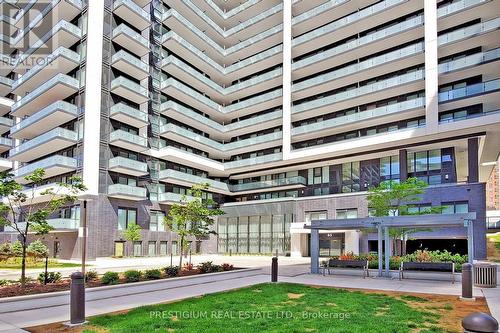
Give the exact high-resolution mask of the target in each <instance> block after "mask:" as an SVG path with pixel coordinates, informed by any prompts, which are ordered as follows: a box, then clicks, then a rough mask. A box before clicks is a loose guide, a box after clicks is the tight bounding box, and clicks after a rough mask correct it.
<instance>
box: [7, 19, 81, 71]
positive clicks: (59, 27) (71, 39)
mask: <svg viewBox="0 0 500 333" xmlns="http://www.w3.org/2000/svg"><path fill="white" fill-rule="evenodd" d="M80 39H82V30H81V29H80V28H78V27H77V26H75V25H74V24H71V23H69V22H67V21H64V20H61V21H59V22H58V23H57V24H56V25H54V26H53V27H52V29H51V30H50V31H48V32H47V33H46V34H45V35H44V36H43V37H42V38H40V40H38V41H37V42H36V43H34V44H33V45H30V48H29V49H28V50H26V51H25V52H24V53H23V54H22V55H21V56H20V57H19V58H18V59H16V64H17V65H16V67H15V68H14V70H15V71H16V72H17V73H20V74H22V73H23V72H24V70H25V69H26V67H27V66H29V65H30V64H33V65H37V64H38V62H37V59H38V55H37V52H36V51H37V50H38V49H39V48H40V47H44V46H45V45H51V47H52V49H54V50H55V49H58V48H59V47H65V48H69V47H71V46H73V45H74V44H75V43H76V42H78V41H79V40H80Z"/></svg>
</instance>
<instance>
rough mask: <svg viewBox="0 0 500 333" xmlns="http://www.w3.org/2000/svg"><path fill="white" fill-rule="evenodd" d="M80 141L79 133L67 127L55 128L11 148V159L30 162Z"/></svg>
mask: <svg viewBox="0 0 500 333" xmlns="http://www.w3.org/2000/svg"><path fill="white" fill-rule="evenodd" d="M77 141H78V134H77V133H76V132H74V131H70V130H67V129H65V128H60V127H57V128H54V129H53V130H50V131H48V132H46V133H44V134H42V135H40V136H37V137H35V138H33V139H31V140H29V141H26V142H24V143H22V144H20V145H19V146H17V147H14V148H12V149H11V150H10V152H9V156H10V158H11V159H13V160H16V161H20V162H28V161H31V160H34V159H37V158H39V157H42V156H45V155H49V154H51V153H53V152H56V151H59V150H61V149H64V148H67V147H70V146H72V145H74V144H76V142H77Z"/></svg>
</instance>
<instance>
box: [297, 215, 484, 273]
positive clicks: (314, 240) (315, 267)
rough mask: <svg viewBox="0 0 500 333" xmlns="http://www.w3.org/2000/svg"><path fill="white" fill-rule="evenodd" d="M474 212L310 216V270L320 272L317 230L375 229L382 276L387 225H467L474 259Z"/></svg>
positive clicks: (387, 261)
mask: <svg viewBox="0 0 500 333" xmlns="http://www.w3.org/2000/svg"><path fill="white" fill-rule="evenodd" d="M475 219H476V213H474V212H472V213H465V214H428V215H405V216H386V217H365V218H356V219H340V220H339V219H337V220H313V221H311V225H304V228H305V229H311V273H319V230H358V229H377V232H378V251H377V254H378V261H379V265H378V270H379V276H382V275H383V274H382V263H383V261H382V260H383V259H382V255H381V253H383V252H384V254H385V275H386V276H389V258H390V244H389V228H396V227H397V228H412V229H413V228H449V227H457V226H462V227H464V228H467V245H468V247H467V248H468V253H467V254H468V258H469V262H471V263H472V260H473V244H474V243H473V241H474V240H473V238H474V236H473V223H472V221H474V220H475ZM382 232H383V233H384V234H385V236H384V239H385V251H382V238H383V237H382Z"/></svg>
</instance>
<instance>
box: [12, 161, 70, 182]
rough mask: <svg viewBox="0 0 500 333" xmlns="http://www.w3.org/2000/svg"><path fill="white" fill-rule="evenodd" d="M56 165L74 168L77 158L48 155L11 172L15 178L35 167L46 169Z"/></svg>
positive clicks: (27, 173) (25, 174)
mask: <svg viewBox="0 0 500 333" xmlns="http://www.w3.org/2000/svg"><path fill="white" fill-rule="evenodd" d="M56 166H57V167H64V168H68V169H75V170H76V168H77V160H76V159H75V158H72V157H68V156H61V155H54V156H49V157H47V158H44V159H43V160H40V161H36V162H33V163H30V164H28V165H25V166H23V167H20V168H19V169H16V170H14V172H13V173H14V177H15V178H20V177H24V176H27V175H29V174H31V173H33V172H34V171H35V170H36V169H39V168H40V169H45V170H46V169H49V168H52V167H56Z"/></svg>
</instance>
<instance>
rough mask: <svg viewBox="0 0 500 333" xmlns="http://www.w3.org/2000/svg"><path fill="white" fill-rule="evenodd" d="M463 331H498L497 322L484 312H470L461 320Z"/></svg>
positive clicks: (485, 332) (496, 332)
mask: <svg viewBox="0 0 500 333" xmlns="http://www.w3.org/2000/svg"><path fill="white" fill-rule="evenodd" d="M462 327H463V329H464V333H476V332H477V333H479V332H481V333H498V322H497V321H496V319H495V318H493V317H492V316H490V315H489V314H486V313H484V312H475V313H471V314H470V315H468V316H467V317H465V318H464V319H463V320H462Z"/></svg>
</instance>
